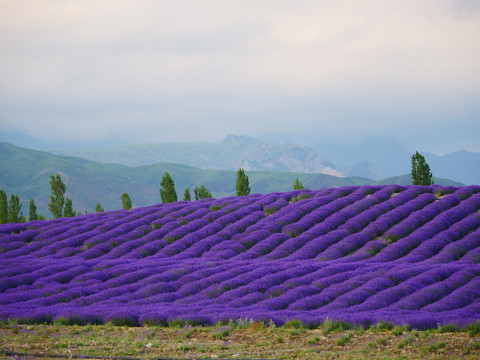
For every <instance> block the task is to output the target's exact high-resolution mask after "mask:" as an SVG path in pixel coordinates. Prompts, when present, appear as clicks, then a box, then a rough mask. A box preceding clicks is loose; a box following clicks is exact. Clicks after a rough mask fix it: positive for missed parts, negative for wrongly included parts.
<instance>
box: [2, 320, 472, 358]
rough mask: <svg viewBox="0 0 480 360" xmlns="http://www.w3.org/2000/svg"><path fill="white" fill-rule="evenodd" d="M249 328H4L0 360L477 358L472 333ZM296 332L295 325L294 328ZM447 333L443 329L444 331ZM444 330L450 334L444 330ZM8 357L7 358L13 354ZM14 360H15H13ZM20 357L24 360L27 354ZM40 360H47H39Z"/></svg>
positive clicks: (399, 329)
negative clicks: (77, 359)
mask: <svg viewBox="0 0 480 360" xmlns="http://www.w3.org/2000/svg"><path fill="white" fill-rule="evenodd" d="M297 325H298V324H295V323H294V324H291V325H290V326H285V327H279V328H277V327H268V326H264V325H263V324H259V323H251V324H248V326H244V327H243V328H240V327H238V326H228V325H227V326H216V327H191V326H184V327H167V328H160V327H137V328H134V327H117V326H113V325H110V324H109V325H98V326H91V325H89V326H60V325H17V324H3V325H2V328H1V329H0V349H1V354H2V356H5V357H7V358H9V357H8V352H17V353H24V354H25V353H30V354H62V355H66V356H71V355H81V356H85V357H87V358H89V357H90V358H93V357H94V356H110V357H116V356H118V357H126V356H127V357H134V358H155V357H157V358H158V357H163V358H166V357H168V358H180V359H181V358H190V359H191V358H202V359H211V358H220V359H222V358H223V359H235V358H238V359H242V358H243V359H245V358H250V359H259V358H262V359H420V358H421V359H472V360H473V359H478V358H480V336H479V334H478V333H472V332H470V333H468V332H457V331H453V332H444V331H441V330H440V331H439V329H436V330H428V331H406V329H405V328H401V327H391V326H385V327H383V326H381V325H380V326H377V327H375V328H370V329H368V330H364V329H363V328H348V327H347V328H343V327H342V326H340V327H338V326H337V327H335V326H331V325H330V326H328V325H325V324H324V325H322V326H321V327H320V328H318V329H313V330H311V329H304V328H302V327H301V326H297ZM295 326H296V327H295ZM444 330H445V329H444ZM446 330H448V329H446ZM12 358H13V356H12ZM17 358H18V357H17ZM20 358H29V357H28V356H24V357H20ZM42 358H43V359H45V357H42Z"/></svg>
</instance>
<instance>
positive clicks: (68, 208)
mask: <svg viewBox="0 0 480 360" xmlns="http://www.w3.org/2000/svg"><path fill="white" fill-rule="evenodd" d="M63 216H64V217H73V216H75V211H73V205H72V199H70V198H68V197H67V198H66V199H65V210H64V212H63Z"/></svg>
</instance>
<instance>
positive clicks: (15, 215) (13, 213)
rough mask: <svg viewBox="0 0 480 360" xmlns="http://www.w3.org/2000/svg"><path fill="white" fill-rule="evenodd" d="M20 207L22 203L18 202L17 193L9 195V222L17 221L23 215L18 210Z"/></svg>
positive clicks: (19, 220)
mask: <svg viewBox="0 0 480 360" xmlns="http://www.w3.org/2000/svg"><path fill="white" fill-rule="evenodd" d="M21 209H22V204H20V198H19V197H18V195H13V194H11V195H10V201H9V202H8V222H9V223H19V222H21V219H22V217H23V214H22V213H21V212H20V210H21Z"/></svg>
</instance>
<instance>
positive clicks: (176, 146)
mask: <svg viewBox="0 0 480 360" xmlns="http://www.w3.org/2000/svg"><path fill="white" fill-rule="evenodd" d="M51 153H53V154H56V155H69V156H77V157H82V158H85V159H88V160H93V161H100V162H103V163H114V164H121V165H127V166H141V165H151V164H155V163H158V162H169V163H175V164H184V165H189V166H193V167H196V168H199V169H213V170H237V169H239V168H243V169H245V170H247V171H252V170H259V171H290V172H302V173H316V174H328V175H334V176H342V173H341V172H339V171H337V170H336V169H335V165H334V164H333V163H331V162H329V161H327V160H325V159H324V158H323V157H322V156H320V155H319V154H317V153H316V152H315V151H313V150H312V149H311V148H309V147H306V146H303V145H293V144H282V145H271V144H267V143H264V142H262V141H260V140H257V139H254V138H252V137H250V136H247V135H240V136H236V135H228V136H227V137H226V138H225V139H224V140H223V141H222V142H221V143H209V142H190V143H162V144H144V145H122V146H117V147H107V148H90V149H73V150H72V149H65V150H56V151H51Z"/></svg>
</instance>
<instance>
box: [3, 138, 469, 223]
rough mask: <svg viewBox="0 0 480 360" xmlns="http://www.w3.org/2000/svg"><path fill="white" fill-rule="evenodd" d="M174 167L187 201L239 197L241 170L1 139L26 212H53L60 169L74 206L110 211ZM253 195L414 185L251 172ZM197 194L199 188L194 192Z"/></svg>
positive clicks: (11, 181) (403, 180)
mask: <svg viewBox="0 0 480 360" xmlns="http://www.w3.org/2000/svg"><path fill="white" fill-rule="evenodd" d="M165 171H168V172H169V173H170V175H171V176H172V178H173V179H174V181H175V188H176V191H177V195H178V197H179V199H180V200H181V197H182V194H183V191H184V189H185V187H186V186H189V187H190V188H191V189H193V187H194V186H195V185H205V186H206V187H207V188H208V189H209V190H210V191H211V192H212V194H213V196H214V197H216V198H221V197H226V196H231V195H235V179H236V171H234V170H202V169H197V168H194V167H191V166H187V165H179V164H172V163H163V162H160V163H157V164H153V165H143V166H137V167H129V166H125V165H119V164H104V163H100V162H96V161H90V160H86V159H82V158H78V157H71V156H58V155H54V154H50V153H48V152H43V151H36V150H29V149H24V148H19V147H16V146H14V145H11V144H7V143H0V189H3V190H5V191H6V192H7V193H8V194H11V193H13V194H18V195H19V197H20V199H21V201H22V204H23V208H22V211H23V213H24V214H27V215H28V201H29V199H30V198H33V199H34V200H35V203H36V205H37V208H38V212H39V213H41V214H43V215H47V216H49V213H48V211H47V204H48V200H49V196H50V185H49V179H50V175H51V174H55V173H59V174H60V175H61V177H62V179H63V181H64V182H65V185H66V187H67V193H66V196H68V197H70V198H71V199H72V200H73V207H74V210H76V211H80V212H84V211H85V210H87V211H88V212H93V209H94V206H95V204H96V203H97V201H99V202H100V204H101V205H102V206H103V207H104V209H105V210H114V209H120V208H121V200H120V196H121V194H122V193H123V192H127V193H128V194H129V195H130V197H131V199H132V202H133V206H134V207H139V206H147V205H152V204H156V203H159V202H160V195H159V188H160V181H161V179H162V175H163V173H164V172H165ZM246 173H247V175H248V177H249V180H250V187H251V191H252V193H261V194H267V193H273V192H283V191H289V190H292V183H293V181H294V180H295V178H297V177H298V178H299V179H300V181H301V182H302V183H303V184H304V185H305V186H307V187H308V188H310V189H319V188H324V187H339V186H345V185H375V184H379V183H397V184H400V185H408V184H410V183H411V179H410V175H408V174H407V175H402V176H399V177H397V178H395V179H394V180H392V181H390V182H389V181H388V180H384V181H383V182H376V181H373V180H370V179H366V178H361V177H336V176H331V175H326V174H306V173H295V172H286V171H285V172H279V171H277V172H274V171H247V172H246ZM435 183H436V184H441V185H454V186H461V185H462V184H460V183H458V182H454V181H450V180H447V179H439V178H435ZM192 194H193V191H192Z"/></svg>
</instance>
